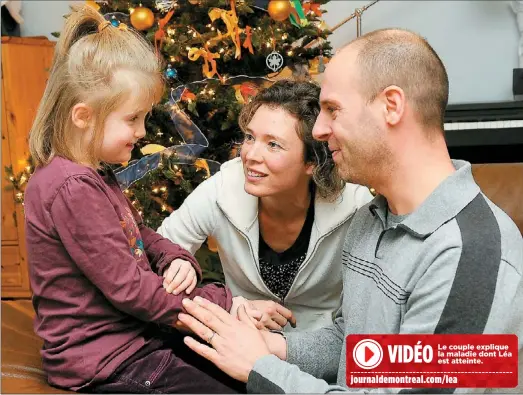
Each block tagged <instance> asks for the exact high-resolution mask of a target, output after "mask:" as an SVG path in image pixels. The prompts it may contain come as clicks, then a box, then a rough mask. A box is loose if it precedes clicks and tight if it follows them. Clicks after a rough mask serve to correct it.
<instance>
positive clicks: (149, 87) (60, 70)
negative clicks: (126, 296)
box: [29, 6, 164, 167]
mask: <svg viewBox="0 0 523 395" xmlns="http://www.w3.org/2000/svg"><path fill="white" fill-rule="evenodd" d="M124 27H125V26H124V25H122V26H120V27H118V28H116V27H114V26H112V25H111V24H110V23H109V22H107V21H106V20H105V19H104V17H103V16H102V15H101V14H100V13H98V12H97V11H96V10H94V9H93V8H91V7H89V6H81V7H74V8H73V12H72V13H71V15H70V16H68V18H67V20H66V22H65V26H64V29H63V31H62V33H61V34H60V38H59V40H58V42H57V44H56V47H55V54H54V59H53V66H52V68H51V73H50V76H49V80H48V82H47V87H46V89H45V92H44V95H43V97H42V100H41V102H40V105H39V107H38V111H37V114H36V118H35V121H34V123H33V127H32V128H31V132H30V135H29V150H30V152H31V156H32V157H33V159H34V162H35V165H37V166H44V165H46V164H48V163H49V162H50V161H51V160H52V159H53V158H54V157H55V156H61V157H64V158H67V159H69V160H72V161H74V162H78V163H84V164H87V165H91V166H95V167H96V166H98V165H99V158H100V155H99V152H100V148H101V145H102V141H103V129H104V123H105V119H106V118H107V116H108V115H109V114H110V113H111V112H113V111H114V110H115V109H117V108H118V107H119V106H120V105H122V104H123V103H124V102H125V101H126V100H129V99H130V98H131V97H132V96H133V95H138V96H139V98H140V101H139V102H140V103H145V104H146V105H150V106H152V105H153V104H155V103H157V102H158V101H159V100H160V98H161V97H162V94H163V89H164V84H163V78H162V73H161V70H162V64H161V61H160V60H159V58H158V57H157V56H156V54H155V52H154V49H153V48H152V46H151V45H150V43H149V42H147V41H146V40H145V39H144V38H143V37H142V36H141V35H140V33H138V32H135V31H134V30H132V29H131V28H128V29H125V28H124ZM128 73H130V74H131V75H132V78H129V75H128ZM122 75H123V77H127V78H122ZM133 99H134V98H133ZM78 103H86V104H87V105H88V106H89V107H90V108H91V109H92V124H91V125H90V126H91V127H92V130H93V133H92V138H91V139H90V141H89V143H88V144H87V146H85V145H86V144H84V143H83V141H85V139H83V138H82V137H81V136H79V135H78V134H77V133H74V130H75V128H74V125H73V123H72V119H71V115H72V109H73V107H74V106H75V105H76V104H78Z"/></svg>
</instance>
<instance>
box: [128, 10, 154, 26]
mask: <svg viewBox="0 0 523 395" xmlns="http://www.w3.org/2000/svg"><path fill="white" fill-rule="evenodd" d="M131 24H132V25H133V27H134V28H135V29H136V30H147V29H150V28H151V27H152V26H153V25H154V14H153V12H152V11H151V10H150V9H149V8H147V7H137V8H135V9H134V11H133V12H132V14H131Z"/></svg>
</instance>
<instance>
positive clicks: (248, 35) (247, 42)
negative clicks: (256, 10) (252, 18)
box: [243, 26, 254, 55]
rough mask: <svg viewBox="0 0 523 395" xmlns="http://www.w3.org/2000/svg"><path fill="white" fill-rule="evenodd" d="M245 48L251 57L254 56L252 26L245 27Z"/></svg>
mask: <svg viewBox="0 0 523 395" xmlns="http://www.w3.org/2000/svg"><path fill="white" fill-rule="evenodd" d="M243 48H247V49H248V50H249V52H250V53H251V55H254V49H253V48H252V28H251V27H250V26H247V27H245V40H244V41H243Z"/></svg>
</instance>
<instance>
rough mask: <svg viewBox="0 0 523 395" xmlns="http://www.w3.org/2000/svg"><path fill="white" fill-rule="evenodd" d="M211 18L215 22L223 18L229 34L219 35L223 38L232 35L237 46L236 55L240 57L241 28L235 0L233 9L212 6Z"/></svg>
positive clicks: (232, 1) (232, 3)
mask: <svg viewBox="0 0 523 395" xmlns="http://www.w3.org/2000/svg"><path fill="white" fill-rule="evenodd" d="M209 18H211V21H212V22H214V21H215V20H216V19H218V18H221V19H222V20H223V22H224V23H225V26H226V27H227V34H225V35H219V36H218V39H219V40H222V39H224V38H226V37H231V40H232V42H233V43H234V45H235V46H236V53H235V54H234V57H235V58H236V59H240V58H241V56H242V53H241V43H240V28H239V27H238V16H237V15H236V6H235V3H234V0H231V10H230V11H227V10H224V9H222V8H211V10H210V11H209Z"/></svg>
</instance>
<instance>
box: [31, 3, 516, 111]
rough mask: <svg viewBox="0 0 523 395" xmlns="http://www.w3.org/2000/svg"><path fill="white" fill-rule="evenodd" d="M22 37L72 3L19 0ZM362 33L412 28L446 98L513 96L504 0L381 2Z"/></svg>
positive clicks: (346, 6) (342, 10)
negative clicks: (428, 49)
mask: <svg viewBox="0 0 523 395" xmlns="http://www.w3.org/2000/svg"><path fill="white" fill-rule="evenodd" d="M23 2H24V4H23V9H22V12H23V16H24V18H25V23H24V24H23V25H22V35H24V36H34V35H45V36H48V37H49V38H50V39H53V38H52V37H51V35H50V34H51V32H53V31H59V30H60V28H61V26H62V23H63V18H62V16H63V15H65V14H67V13H68V11H69V4H70V3H71V1H65V0H62V1H60V0H57V1H49V0H45V1H44V0H23ZM369 2H370V0H369V1H339V0H333V1H331V2H329V3H328V4H326V6H325V8H326V9H327V11H328V12H327V13H326V14H325V20H326V22H327V24H328V25H329V26H331V27H332V26H334V25H336V24H337V23H338V22H340V21H341V20H343V19H344V18H346V17H348V16H349V15H350V14H352V12H354V9H355V8H358V7H362V6H363V5H366V4H368V3H369ZM362 20H363V23H362V27H363V29H362V30H363V33H365V32H368V31H370V30H374V29H379V28H384V27H402V28H407V29H410V30H413V31H415V32H417V33H419V34H421V35H422V36H424V37H425V38H427V40H428V41H429V43H430V44H431V45H432V46H433V47H434V49H435V50H436V51H437V52H438V53H439V55H440V56H441V58H442V60H443V62H444V63H445V65H446V67H447V71H448V74H449V79H450V102H451V103H468V102H493V101H503V100H512V99H513V97H512V69H513V68H516V67H518V53H517V52H518V41H519V32H518V28H517V23H516V15H515V14H514V13H513V12H512V9H511V8H510V4H509V2H508V1H499V0H493V1H390V0H387V1H384V0H382V1H380V2H378V3H377V4H375V5H374V6H372V7H371V8H370V9H368V10H367V11H365V13H364V14H363V18H362ZM354 37H356V20H352V21H350V22H348V23H346V24H345V25H344V26H342V27H341V28H339V29H338V30H337V31H336V32H335V33H334V34H333V35H332V36H331V41H332V44H333V46H334V48H340V47H341V46H343V45H344V44H346V43H348V42H349V41H350V40H351V39H353V38H354Z"/></svg>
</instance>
